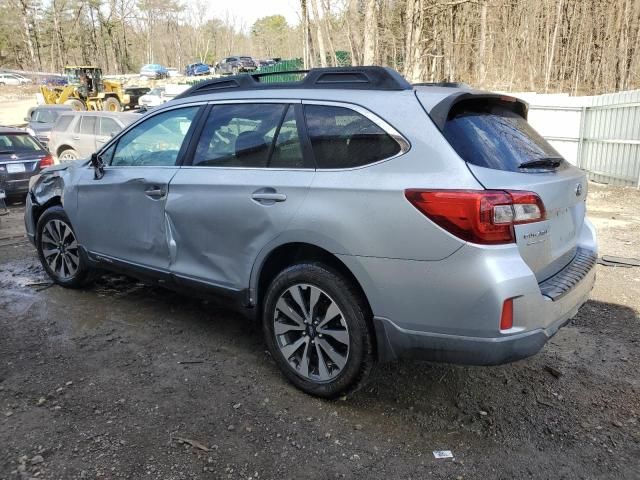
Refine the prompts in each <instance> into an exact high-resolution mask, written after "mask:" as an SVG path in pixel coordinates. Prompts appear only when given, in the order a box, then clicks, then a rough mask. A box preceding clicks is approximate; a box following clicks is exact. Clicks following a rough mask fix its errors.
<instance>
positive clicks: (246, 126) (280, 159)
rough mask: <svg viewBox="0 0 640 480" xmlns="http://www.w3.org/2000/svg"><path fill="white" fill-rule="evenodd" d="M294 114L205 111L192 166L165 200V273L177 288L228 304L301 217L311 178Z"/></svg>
mask: <svg viewBox="0 0 640 480" xmlns="http://www.w3.org/2000/svg"><path fill="white" fill-rule="evenodd" d="M300 106H301V105H300V102H299V101H298V102H297V103H293V102H292V103H287V102H285V101H277V102H259V101H252V102H248V103H227V104H214V105H212V106H210V107H209V108H210V111H209V112H208V114H207V117H206V121H205V122H203V123H204V126H203V129H202V133H201V134H200V136H199V140H198V142H197V144H195V149H194V153H193V156H192V159H191V162H189V161H188V160H187V164H186V165H184V166H183V167H182V168H180V170H179V171H178V173H177V174H176V176H175V177H174V178H173V179H172V181H171V189H170V192H169V198H168V200H167V206H166V213H167V216H168V222H169V228H170V235H171V237H172V242H173V243H172V245H173V249H172V250H171V257H172V258H171V267H170V270H171V273H172V274H174V276H175V277H176V279H177V280H178V281H181V282H183V283H185V284H189V285H193V286H198V285H201V286H204V288H213V289H218V290H219V293H227V294H230V295H232V296H233V295H234V294H235V293H238V294H240V293H241V292H242V291H243V290H244V289H246V288H247V287H248V285H249V276H250V273H251V269H252V267H253V264H254V261H255V259H256V257H257V256H258V254H259V252H260V250H261V249H262V248H263V247H264V246H265V245H267V244H268V243H269V242H270V241H272V240H273V239H275V238H276V237H277V236H278V235H279V234H280V233H282V231H283V230H285V229H286V227H287V225H288V224H289V222H291V221H292V219H293V217H294V215H295V214H296V212H298V211H299V210H300V209H301V206H302V203H303V201H304V199H305V196H306V194H307V191H308V189H309V185H310V184H311V181H312V179H313V176H314V174H315V170H314V168H313V163H312V160H311V159H310V158H309V156H308V155H304V154H303V151H304V148H303V142H301V138H302V135H301V130H300V122H299V118H300V115H301V112H300ZM194 143H195V142H194ZM310 161H311V163H310ZM188 163H190V165H189V164H188ZM170 248H171V247H170Z"/></svg>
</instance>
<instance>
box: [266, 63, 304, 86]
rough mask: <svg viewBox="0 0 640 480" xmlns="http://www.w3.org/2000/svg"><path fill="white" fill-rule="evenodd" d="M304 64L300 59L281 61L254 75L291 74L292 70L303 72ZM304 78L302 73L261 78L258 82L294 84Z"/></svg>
mask: <svg viewBox="0 0 640 480" xmlns="http://www.w3.org/2000/svg"><path fill="white" fill-rule="evenodd" d="M303 69H304V64H303V63H302V59H300V58H294V59H291V60H281V61H279V62H278V63H276V64H275V65H271V66H270V67H264V68H260V69H259V70H258V71H257V72H256V73H278V72H291V71H294V70H303ZM303 78H304V73H283V74H282V75H269V76H266V77H261V78H260V81H261V82H264V83H280V82H296V81H298V80H302V79H303Z"/></svg>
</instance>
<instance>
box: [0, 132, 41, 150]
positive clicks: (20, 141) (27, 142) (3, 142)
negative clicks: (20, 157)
mask: <svg viewBox="0 0 640 480" xmlns="http://www.w3.org/2000/svg"><path fill="white" fill-rule="evenodd" d="M41 150H42V148H40V145H38V144H37V143H36V142H35V140H33V138H31V137H30V136H29V135H27V134H24V133H8V134H0V154H9V153H29V152H40V151H41Z"/></svg>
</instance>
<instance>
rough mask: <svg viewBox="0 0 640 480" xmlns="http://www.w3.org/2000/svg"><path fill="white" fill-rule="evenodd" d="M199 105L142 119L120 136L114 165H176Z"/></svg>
mask: <svg viewBox="0 0 640 480" xmlns="http://www.w3.org/2000/svg"><path fill="white" fill-rule="evenodd" d="M199 108H200V107H186V108H178V109H175V110H169V111H167V112H163V113H160V114H158V115H154V116H152V117H150V118H148V119H147V120H145V121H144V122H142V123H139V124H138V125H136V126H135V127H134V128H132V129H131V130H129V131H128V132H126V133H125V134H124V135H123V136H122V137H121V138H120V139H119V140H118V144H117V146H116V149H115V152H114V155H113V157H112V159H111V165H112V166H118V167H120V166H136V167H139V166H171V165H175V164H176V161H177V160H178V154H179V153H180V149H181V148H182V144H183V143H184V139H185V138H186V136H187V132H188V131H189V128H190V127H191V124H192V123H193V119H194V118H195V116H196V113H197V112H198V109H199Z"/></svg>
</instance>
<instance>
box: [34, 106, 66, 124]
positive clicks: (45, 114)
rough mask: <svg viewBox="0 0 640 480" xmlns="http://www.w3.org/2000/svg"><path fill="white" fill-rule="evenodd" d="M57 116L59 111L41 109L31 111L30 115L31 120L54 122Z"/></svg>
mask: <svg viewBox="0 0 640 480" xmlns="http://www.w3.org/2000/svg"><path fill="white" fill-rule="evenodd" d="M59 116H60V112H59V111H56V110H49V109H41V110H36V111H34V112H33V115H31V120H32V121H34V122H38V123H54V122H55V121H56V120H57V119H58V117H59Z"/></svg>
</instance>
